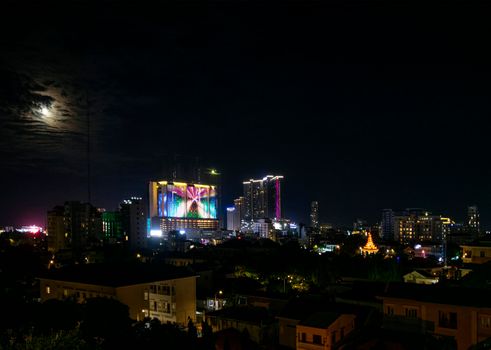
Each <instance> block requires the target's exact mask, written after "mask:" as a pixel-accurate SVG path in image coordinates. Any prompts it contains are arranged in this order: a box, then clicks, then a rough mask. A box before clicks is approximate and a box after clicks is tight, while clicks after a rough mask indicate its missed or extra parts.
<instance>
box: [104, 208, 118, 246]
mask: <svg viewBox="0 0 491 350" xmlns="http://www.w3.org/2000/svg"><path fill="white" fill-rule="evenodd" d="M102 235H103V239H104V241H105V242H110V243H115V242H120V241H122V239H123V223H122V220H121V212H119V211H115V212H113V211H105V212H103V213H102Z"/></svg>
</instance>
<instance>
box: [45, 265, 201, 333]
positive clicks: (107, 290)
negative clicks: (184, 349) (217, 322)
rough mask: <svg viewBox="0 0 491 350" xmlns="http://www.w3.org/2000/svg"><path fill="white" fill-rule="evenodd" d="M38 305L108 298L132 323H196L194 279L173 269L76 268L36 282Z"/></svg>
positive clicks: (50, 274) (144, 266)
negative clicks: (124, 307) (148, 320)
mask: <svg viewBox="0 0 491 350" xmlns="http://www.w3.org/2000/svg"><path fill="white" fill-rule="evenodd" d="M39 280H40V296H41V301H46V300H49V299H65V298H74V299H75V300H77V301H78V302H84V301H85V300H86V299H88V298H94V297H107V298H113V299H116V300H118V301H120V302H121V303H123V304H125V305H127V306H128V308H129V316H130V317H131V318H132V319H134V320H137V321H139V320H142V319H144V318H145V317H150V318H158V319H159V320H160V321H161V322H172V323H178V324H181V325H186V324H187V322H188V320H189V319H191V320H193V321H195V319H196V276H195V275H194V274H190V273H189V272H188V271H185V270H182V269H179V268H175V267H173V266H166V265H160V266H153V265H150V264H137V265H125V264H122V265H117V266H116V265H105V264H88V265H75V266H70V267H66V268H61V269H52V270H50V271H49V273H48V274H46V275H45V276H42V277H40V278H39Z"/></svg>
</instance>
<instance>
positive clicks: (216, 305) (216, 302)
mask: <svg viewBox="0 0 491 350" xmlns="http://www.w3.org/2000/svg"><path fill="white" fill-rule="evenodd" d="M217 294H220V295H222V294H223V291H221V290H219V291H218V292H217V293H215V310H218V301H217Z"/></svg>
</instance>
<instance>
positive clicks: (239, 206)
mask: <svg viewBox="0 0 491 350" xmlns="http://www.w3.org/2000/svg"><path fill="white" fill-rule="evenodd" d="M234 208H235V213H236V215H237V217H238V220H239V223H241V222H242V220H244V216H245V198H244V197H239V198H237V199H234Z"/></svg>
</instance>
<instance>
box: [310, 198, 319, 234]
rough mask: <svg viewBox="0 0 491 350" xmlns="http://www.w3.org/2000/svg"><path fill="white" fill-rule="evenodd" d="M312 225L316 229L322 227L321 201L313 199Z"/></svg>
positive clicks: (311, 206) (311, 207) (311, 205)
mask: <svg viewBox="0 0 491 350" xmlns="http://www.w3.org/2000/svg"><path fill="white" fill-rule="evenodd" d="M310 227H312V228H313V229H315V230H318V229H319V228H320V224H319V202H317V201H313V202H312V203H310Z"/></svg>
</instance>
